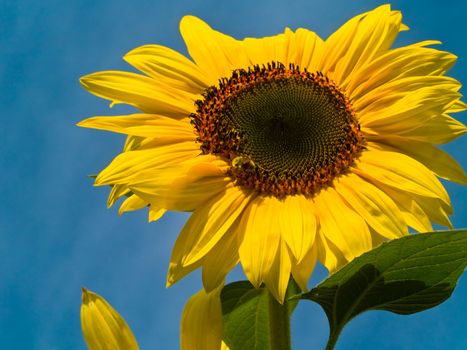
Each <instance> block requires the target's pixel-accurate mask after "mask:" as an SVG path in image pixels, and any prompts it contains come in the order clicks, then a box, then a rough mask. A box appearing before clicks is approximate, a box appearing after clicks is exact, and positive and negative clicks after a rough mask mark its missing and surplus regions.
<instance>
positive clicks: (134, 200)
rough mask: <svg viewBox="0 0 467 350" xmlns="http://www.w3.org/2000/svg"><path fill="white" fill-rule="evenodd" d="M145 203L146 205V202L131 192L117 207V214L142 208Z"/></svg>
mask: <svg viewBox="0 0 467 350" xmlns="http://www.w3.org/2000/svg"><path fill="white" fill-rule="evenodd" d="M147 205H148V202H146V201H145V200H143V199H141V198H140V197H138V196H136V195H134V194H132V195H131V196H129V197H128V198H127V199H125V201H124V202H123V203H122V205H120V208H119V209H118V214H120V215H122V214H123V213H125V212H127V211H133V210H138V209H142V208H144V207H146V206H147Z"/></svg>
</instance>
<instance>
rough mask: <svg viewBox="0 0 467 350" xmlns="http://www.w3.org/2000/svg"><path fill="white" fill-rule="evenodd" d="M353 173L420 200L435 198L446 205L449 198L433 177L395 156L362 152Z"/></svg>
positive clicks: (421, 168) (402, 157) (413, 163)
mask: <svg viewBox="0 0 467 350" xmlns="http://www.w3.org/2000/svg"><path fill="white" fill-rule="evenodd" d="M353 171H354V172H355V173H358V174H359V175H360V176H362V177H364V178H366V179H369V180H370V181H372V180H373V181H374V180H376V181H378V182H382V183H384V184H387V185H390V186H392V187H394V188H396V189H401V190H403V191H407V192H411V193H415V194H418V195H420V196H425V197H432V198H439V199H441V200H442V201H443V202H445V203H446V204H447V205H450V200H449V196H448V194H447V192H446V190H445V189H444V187H443V185H441V183H440V182H439V180H438V179H437V178H436V176H434V175H433V173H432V172H431V171H430V170H428V169H427V168H426V167H425V166H424V165H423V164H421V163H419V162H417V161H416V160H414V159H412V158H410V157H408V156H406V155H405V154H402V153H398V152H387V151H377V150H371V151H367V152H363V153H362V155H361V156H360V158H359V161H358V164H357V167H355V168H354V169H353Z"/></svg>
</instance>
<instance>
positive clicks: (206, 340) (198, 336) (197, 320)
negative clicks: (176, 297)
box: [180, 285, 223, 350]
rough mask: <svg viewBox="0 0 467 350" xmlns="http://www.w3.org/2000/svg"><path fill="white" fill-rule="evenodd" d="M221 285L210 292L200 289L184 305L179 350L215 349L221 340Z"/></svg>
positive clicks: (218, 347)
mask: <svg viewBox="0 0 467 350" xmlns="http://www.w3.org/2000/svg"><path fill="white" fill-rule="evenodd" d="M222 288H223V285H220V286H219V287H218V288H217V289H215V290H213V291H212V292H210V293H206V291H204V290H201V291H199V292H198V293H196V294H195V295H193V296H192V297H191V298H190V299H189V300H188V302H187V303H186V305H185V308H184V309H183V314H182V320H181V323H180V349H181V350H216V349H220V348H221V342H222V327H223V320H222V309H221V299H220V293H221V291H222Z"/></svg>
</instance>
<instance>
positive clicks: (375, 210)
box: [336, 174, 408, 239]
mask: <svg viewBox="0 0 467 350" xmlns="http://www.w3.org/2000/svg"><path fill="white" fill-rule="evenodd" d="M336 189H337V192H338V193H339V194H340V195H341V197H342V198H343V199H344V200H345V201H346V202H347V203H348V204H349V205H350V206H351V207H352V208H353V209H354V210H355V211H356V212H357V213H358V214H359V215H361V216H362V217H363V218H364V219H365V220H366V222H367V223H368V225H370V226H371V227H373V229H374V230H375V231H376V232H378V233H379V234H380V235H382V236H384V237H387V238H390V239H394V238H398V237H401V236H404V235H406V234H407V233H408V232H407V226H406V224H405V221H404V218H403V217H402V215H401V213H400V210H399V208H398V207H397V206H396V204H395V203H394V201H393V200H392V199H391V198H390V197H389V196H387V195H386V194H385V193H384V192H383V191H381V190H379V189H378V188H377V187H376V186H374V185H373V184H371V183H370V182H368V181H365V180H362V179H361V178H360V177H359V176H358V175H355V174H349V175H346V176H342V177H340V179H339V184H338V185H336Z"/></svg>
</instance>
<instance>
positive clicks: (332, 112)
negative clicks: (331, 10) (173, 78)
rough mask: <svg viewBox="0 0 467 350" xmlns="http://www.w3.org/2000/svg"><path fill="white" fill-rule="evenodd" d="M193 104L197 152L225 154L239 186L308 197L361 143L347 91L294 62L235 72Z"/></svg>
mask: <svg viewBox="0 0 467 350" xmlns="http://www.w3.org/2000/svg"><path fill="white" fill-rule="evenodd" d="M196 106H197V110H196V113H193V114H192V115H191V121H192V124H193V126H194V128H195V132H196V134H197V136H198V137H197V140H198V142H199V143H200V148H201V150H202V152H203V154H208V153H211V154H215V155H218V156H220V157H222V158H224V159H225V160H227V161H228V162H229V163H230V164H231V166H230V169H229V175H230V176H232V177H233V179H234V180H235V183H236V184H237V185H239V186H245V187H248V188H254V189H255V190H256V191H258V192H261V193H263V194H270V195H274V196H276V197H279V198H282V197H284V196H286V195H294V194H303V195H306V196H312V195H313V194H314V193H316V192H317V191H319V189H321V188H322V187H323V186H327V185H329V184H330V183H331V182H332V181H333V179H334V178H335V177H336V176H338V175H340V174H342V173H343V172H345V171H346V170H347V169H348V168H349V166H350V165H352V163H353V162H354V160H355V159H356V157H358V155H359V153H360V152H361V150H362V149H363V143H364V140H363V136H362V133H361V131H360V126H359V124H358V121H357V119H356V117H355V113H354V112H353V110H352V106H351V104H350V102H349V100H348V98H347V97H346V96H345V94H344V93H343V92H342V91H341V90H339V88H338V87H337V86H336V85H335V84H334V83H333V82H332V81H331V80H329V79H328V78H327V77H326V76H324V75H323V74H321V73H319V72H318V73H310V72H307V71H306V70H303V71H301V70H300V69H299V68H298V67H297V66H294V65H290V66H289V68H286V67H285V66H284V65H282V64H280V63H274V62H272V63H270V64H268V65H267V66H262V67H259V66H254V67H252V68H249V69H248V70H243V69H240V70H235V71H234V72H233V73H232V76H231V77H230V78H222V79H221V80H220V81H219V85H218V86H211V87H209V88H208V89H207V90H206V91H205V92H204V94H203V99H200V100H198V101H196Z"/></svg>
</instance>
